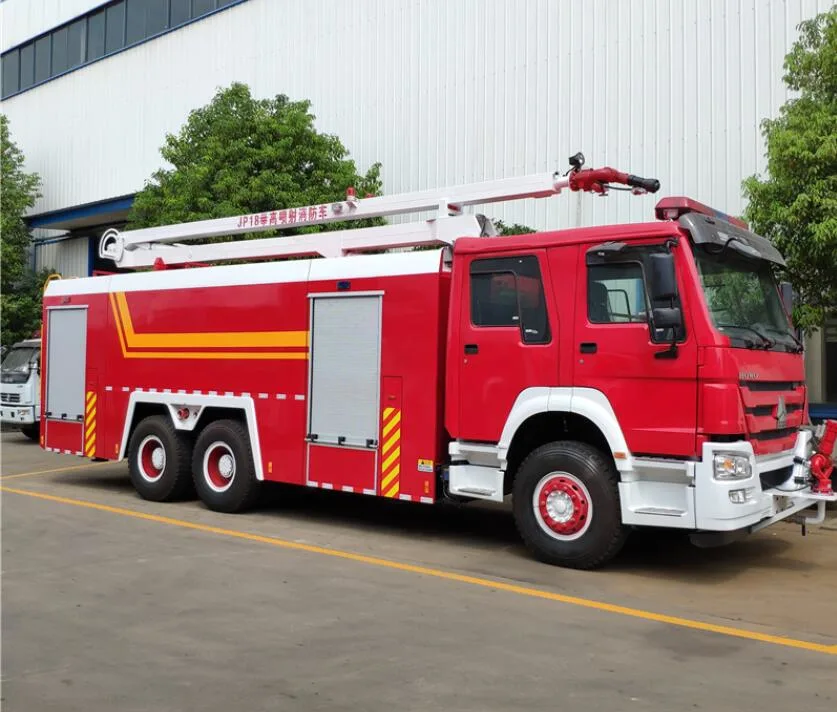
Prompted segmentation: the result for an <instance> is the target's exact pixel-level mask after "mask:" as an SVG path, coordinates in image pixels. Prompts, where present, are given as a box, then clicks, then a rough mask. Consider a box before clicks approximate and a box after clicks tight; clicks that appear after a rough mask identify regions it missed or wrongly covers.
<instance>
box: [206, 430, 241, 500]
mask: <svg viewBox="0 0 837 712" xmlns="http://www.w3.org/2000/svg"><path fill="white" fill-rule="evenodd" d="M235 465H236V463H235V455H234V454H233V451H232V449H230V447H229V446H228V445H227V444H226V443H224V442H221V441H217V442H214V443H212V445H210V446H209V447H208V448H207V449H206V453H205V454H204V456H203V475H204V478H205V479H206V482H207V484H208V485H209V486H210V487H211V488H212V489H214V490H215V491H216V492H223V491H225V490H227V489H229V487H230V485H231V484H232V481H233V479H234V478H235Z"/></svg>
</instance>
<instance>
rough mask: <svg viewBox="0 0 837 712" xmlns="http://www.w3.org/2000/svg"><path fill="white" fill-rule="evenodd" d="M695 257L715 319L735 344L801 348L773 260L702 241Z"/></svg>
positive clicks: (712, 315) (715, 322)
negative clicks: (719, 248) (717, 248)
mask: <svg viewBox="0 0 837 712" xmlns="http://www.w3.org/2000/svg"><path fill="white" fill-rule="evenodd" d="M695 260H696V262H697V268H698V274H699V275H700V282H701V286H702V287H703V293H704V295H705V297H706V305H707V307H708V308H709V314H710V315H711V317H712V321H713V322H714V324H715V326H716V327H717V329H718V330H719V331H721V332H722V333H724V334H725V335H727V336H729V337H730V338H731V339H732V340H733V345H736V346H739V345H743V346H745V347H747V348H771V347H772V348H776V347H780V348H783V349H790V350H793V351H797V350H799V343H798V342H797V341H796V339H795V338H794V336H793V333H792V331H791V329H790V325H789V323H788V318H787V316H786V315H785V309H784V307H783V305H782V300H781V298H780V296H779V290H778V287H777V285H776V278H775V277H774V276H773V271H772V268H771V266H770V263H768V262H766V261H764V260H754V259H748V258H746V257H743V256H741V255H740V254H738V253H736V252H733V251H732V250H724V251H723V252H722V253H713V252H711V251H709V250H707V249H706V248H705V247H704V246H702V245H697V246H696V247H695Z"/></svg>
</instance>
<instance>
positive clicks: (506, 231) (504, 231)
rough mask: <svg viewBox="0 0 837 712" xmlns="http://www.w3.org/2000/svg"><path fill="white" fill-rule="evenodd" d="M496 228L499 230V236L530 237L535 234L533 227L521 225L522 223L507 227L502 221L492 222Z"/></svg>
mask: <svg viewBox="0 0 837 712" xmlns="http://www.w3.org/2000/svg"><path fill="white" fill-rule="evenodd" d="M492 222H493V223H494V227H495V228H496V229H497V234H498V235H528V234H530V233H532V232H535V231H534V230H533V229H532V228H531V227H527V226H526V225H521V224H520V223H512V224H511V225H506V223H504V222H503V221H502V220H492Z"/></svg>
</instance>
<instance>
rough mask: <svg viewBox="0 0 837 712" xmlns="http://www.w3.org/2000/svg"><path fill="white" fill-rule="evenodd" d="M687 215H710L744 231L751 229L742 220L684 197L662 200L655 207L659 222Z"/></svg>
mask: <svg viewBox="0 0 837 712" xmlns="http://www.w3.org/2000/svg"><path fill="white" fill-rule="evenodd" d="M687 213H699V214H701V215H708V216H709V217H712V218H718V219H720V220H726V221H727V222H728V223H731V224H733V225H737V226H738V227H740V228H743V229H744V230H748V229H749V227H750V226H749V225H747V223H746V222H744V221H743V220H742V219H741V218H736V217H733V216H732V215H727V214H726V213H722V212H721V211H720V210H715V208H710V207H709V206H708V205H704V204H703V203H699V202H698V201H697V200H692V199H691V198H684V197H682V196H672V197H668V198H662V199H660V200H659V201H658V202H657V205H656V206H655V207H654V215H656V217H657V220H677V218H679V217H680V216H681V215H686V214H687Z"/></svg>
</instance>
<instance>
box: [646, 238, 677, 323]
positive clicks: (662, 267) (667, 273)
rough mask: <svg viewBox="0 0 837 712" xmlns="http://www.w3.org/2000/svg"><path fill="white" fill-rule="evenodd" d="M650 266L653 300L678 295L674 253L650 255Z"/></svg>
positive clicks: (666, 298) (662, 299)
mask: <svg viewBox="0 0 837 712" xmlns="http://www.w3.org/2000/svg"><path fill="white" fill-rule="evenodd" d="M648 266H649V270H650V272H651V275H650V281H651V284H650V285H649V291H650V292H651V299H652V301H653V302H660V301H669V300H671V299H674V298H675V297H676V296H677V277H676V275H675V272H674V255H672V254H671V253H670V252H655V253H654V254H651V255H649V256H648ZM654 311H655V312H656V311H657V310H656V309H655V310H654ZM678 311H679V310H678Z"/></svg>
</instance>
